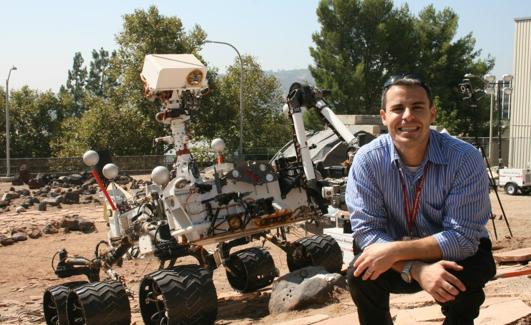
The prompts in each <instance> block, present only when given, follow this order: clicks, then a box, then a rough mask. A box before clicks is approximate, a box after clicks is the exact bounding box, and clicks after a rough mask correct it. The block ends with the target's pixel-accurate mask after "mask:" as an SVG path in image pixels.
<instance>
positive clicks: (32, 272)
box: [0, 184, 531, 325]
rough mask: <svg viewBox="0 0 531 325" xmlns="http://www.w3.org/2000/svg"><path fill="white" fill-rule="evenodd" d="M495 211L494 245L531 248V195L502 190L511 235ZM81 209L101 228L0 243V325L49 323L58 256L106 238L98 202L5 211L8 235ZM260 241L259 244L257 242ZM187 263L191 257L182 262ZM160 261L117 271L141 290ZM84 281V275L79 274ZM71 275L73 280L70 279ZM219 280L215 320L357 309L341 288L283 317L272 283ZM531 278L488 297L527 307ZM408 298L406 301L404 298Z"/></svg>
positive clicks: (271, 320)
mask: <svg viewBox="0 0 531 325" xmlns="http://www.w3.org/2000/svg"><path fill="white" fill-rule="evenodd" d="M5 190H6V184H0V193H3V192H4V191H5ZM491 199H492V204H493V210H494V213H495V215H496V216H497V217H496V218H495V220H494V225H495V226H496V233H497V236H498V240H494V238H495V235H494V228H493V224H492V223H489V231H490V233H491V238H492V239H493V241H494V246H495V248H496V249H497V250H499V251H504V250H509V249H514V248H521V247H531V234H530V232H529V229H531V196H509V195H506V194H504V193H501V194H500V199H501V201H502V204H503V206H504V208H505V212H506V215H507V221H508V222H509V224H510V228H511V230H512V235H513V236H512V237H510V236H509V228H508V226H507V225H506V223H505V220H500V219H499V218H500V217H499V216H500V215H501V213H500V208H499V205H498V203H497V200H496V197H495V196H494V194H491ZM69 213H77V214H80V215H81V216H83V217H85V218H87V219H90V220H93V221H95V222H96V226H97V229H98V231H97V232H95V233H92V234H81V233H76V232H72V233H68V234H64V233H59V234H55V235H44V236H43V237H41V238H39V239H28V240H27V241H24V242H18V243H16V244H14V245H11V246H5V247H0V323H1V324H41V323H44V320H43V315H42V303H41V301H42V294H43V292H44V290H45V289H46V288H47V287H49V286H52V285H57V284H60V283H63V282H65V281H66V280H64V279H57V278H56V277H55V275H54V273H53V270H52V268H51V260H52V256H53V254H54V253H55V252H56V251H58V250H60V249H62V248H66V249H67V250H68V252H69V253H71V254H78V255H83V256H87V257H90V256H92V255H93V254H94V252H93V251H94V247H95V245H96V243H97V242H98V241H100V240H102V239H105V238H106V236H107V230H106V226H105V223H104V222H103V220H102V218H101V216H102V208H101V206H99V205H97V204H88V205H63V208H62V209H58V208H54V207H50V208H49V209H48V211H46V212H38V211H36V209H35V208H33V209H30V210H29V211H27V212H24V213H21V214H17V213H15V212H14V209H11V212H7V213H2V214H0V233H6V232H8V231H9V229H10V228H11V227H20V226H26V227H31V226H39V227H41V228H42V226H43V225H44V224H46V223H47V222H48V221H50V220H53V219H56V220H60V219H61V218H62V217H63V216H64V215H66V214H69ZM294 232H295V234H296V235H298V236H300V237H302V236H304V231H302V230H299V229H296V230H295V231H294ZM258 245H261V243H260V242H255V243H253V244H252V246H258ZM265 247H266V248H268V249H269V251H270V252H271V254H272V255H273V259H274V261H275V265H276V267H277V268H279V270H280V273H281V274H285V273H287V271H288V268H287V264H286V260H285V255H284V253H283V252H282V251H281V250H280V249H278V248H277V247H275V246H274V245H271V244H270V243H265ZM189 261H192V260H189ZM180 262H183V263H186V259H183V261H180ZM157 268H158V262H157V260H156V259H153V258H145V259H137V260H130V261H125V263H124V265H123V267H122V268H117V269H116V270H117V271H118V272H119V273H120V274H122V275H124V276H125V277H126V279H127V282H128V283H129V287H130V288H131V289H133V290H134V291H135V292H137V291H138V285H139V282H140V280H141V279H142V278H143V276H144V275H145V274H148V273H150V272H152V271H155V270H156V269H157ZM80 279H81V278H80ZM71 280H72V278H71V279H69V280H68V281H71ZM214 283H215V286H216V290H217V294H218V304H219V314H218V320H217V322H216V324H240V325H242V324H276V323H279V322H282V321H285V320H290V319H295V318H299V317H303V316H309V315H313V314H326V315H331V316H339V315H343V314H347V313H352V312H353V311H354V310H355V306H354V305H353V303H352V301H351V299H350V296H349V295H348V292H346V291H344V290H338V292H336V294H335V295H334V297H335V300H334V302H332V303H330V304H328V305H326V306H312V307H311V308H309V309H306V310H303V311H299V312H291V313H285V314H281V315H276V316H273V315H269V312H268V308H267V305H268V300H269V296H270V292H271V289H270V287H267V288H265V289H263V290H262V291H260V292H258V293H252V294H239V293H237V292H235V291H234V290H233V289H232V288H231V287H230V285H229V283H228V281H227V280H226V276H225V270H224V269H223V268H222V267H221V268H219V269H217V270H216V271H215V272H214ZM530 287H531V279H530V278H529V277H525V276H523V277H515V278H509V279H503V280H496V281H492V282H490V283H489V285H488V286H487V288H486V292H487V295H488V296H489V297H491V296H492V297H519V299H522V300H524V302H526V303H527V304H528V305H531V292H530V290H529V288H530ZM404 301H405V302H404ZM392 305H393V307H394V308H398V309H402V308H406V309H408V308H413V307H417V306H418V302H416V301H409V302H408V300H407V299H406V300H403V299H402V298H401V297H400V296H399V295H396V296H393V299H392ZM131 307H132V310H133V322H136V324H142V320H141V316H140V313H139V309H138V300H136V297H135V299H133V300H131Z"/></svg>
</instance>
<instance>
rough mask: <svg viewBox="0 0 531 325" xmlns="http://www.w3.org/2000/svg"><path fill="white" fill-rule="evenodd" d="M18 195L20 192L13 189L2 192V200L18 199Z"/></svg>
mask: <svg viewBox="0 0 531 325" xmlns="http://www.w3.org/2000/svg"><path fill="white" fill-rule="evenodd" d="M19 197H20V194H18V193H17V192H15V191H9V192H7V193H4V195H3V196H2V201H11V200H13V199H18V198H19Z"/></svg>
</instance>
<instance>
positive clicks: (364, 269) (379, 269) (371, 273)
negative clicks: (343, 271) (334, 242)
mask: <svg viewBox="0 0 531 325" xmlns="http://www.w3.org/2000/svg"><path fill="white" fill-rule="evenodd" d="M393 244H394V243H376V244H372V245H369V246H367V247H366V248H365V249H364V250H363V253H361V255H360V256H359V257H358V259H357V260H356V261H355V262H354V268H355V271H354V276H356V277H358V276H360V275H363V277H362V279H363V280H369V279H370V280H376V279H377V278H378V277H379V276H380V274H382V273H384V272H385V271H387V270H389V269H390V268H391V267H392V266H393V264H394V263H395V262H397V261H398V259H397V256H396V255H395V254H394V253H395V249H393V247H394V245H393Z"/></svg>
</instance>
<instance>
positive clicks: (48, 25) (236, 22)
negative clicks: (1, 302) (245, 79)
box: [0, 0, 531, 91]
mask: <svg viewBox="0 0 531 325" xmlns="http://www.w3.org/2000/svg"><path fill="white" fill-rule="evenodd" d="M318 2H319V1H318V0H223V1H221V0H201V1H199V0H197V1H192V0H168V1H151V2H150V1H139V0H128V1H119V0H107V1H102V0H91V1H71V0H69V1H66V0H56V1H37V0H34V1H28V0H17V1H12V0H0V5H1V8H2V10H1V11H0V12H1V13H0V31H1V32H0V44H1V46H0V80H2V83H0V84H1V85H2V87H5V80H6V79H7V76H8V72H9V70H10V68H11V67H12V66H16V67H17V68H18V69H17V70H16V71H13V72H12V74H11V77H10V79H9V88H10V89H18V88H20V87H22V86H23V85H28V86H29V87H30V88H33V89H38V90H40V91H46V90H48V89H51V90H52V91H57V90H58V89H59V87H60V86H61V85H62V84H64V83H65V82H66V78H67V72H68V70H69V69H70V68H71V66H72V59H73V56H74V53H75V52H81V53H82V55H83V58H84V59H85V63H86V64H88V62H89V61H90V58H91V52H92V50H93V49H99V48H101V47H103V48H105V49H106V50H112V49H115V48H117V45H116V42H115V36H116V35H117V34H118V33H120V32H121V31H122V21H123V19H122V17H123V15H124V14H129V13H132V12H133V11H134V10H135V9H147V8H149V6H150V5H152V4H154V5H156V6H157V7H158V9H159V12H160V13H161V14H162V15H164V16H177V17H178V18H179V19H181V21H182V23H183V25H184V27H185V29H186V30H190V29H192V27H193V26H194V25H196V24H197V25H199V26H201V27H202V28H203V29H204V30H205V32H206V33H207V35H208V39H210V40H215V41H223V42H229V43H231V44H233V45H234V46H235V47H236V48H237V49H238V50H239V52H240V53H241V54H242V55H244V54H246V55H252V56H254V57H255V58H256V59H257V60H258V62H259V63H260V64H261V66H262V68H263V69H264V70H282V69H301V68H307V67H308V65H311V64H313V59H312V57H311V56H310V53H309V47H311V46H314V44H313V41H312V34H313V33H315V32H317V31H319V28H320V25H319V23H318V21H317V16H316V14H315V9H316V8H317V4H318ZM394 2H395V6H397V5H402V4H404V3H407V4H408V5H409V8H410V10H411V12H413V13H414V14H416V13H418V12H419V11H420V10H421V9H422V8H424V7H426V6H427V5H429V4H432V3H433V4H434V6H435V7H436V9H438V10H442V9H444V8H445V7H450V8H452V9H453V10H454V11H455V12H456V13H457V14H458V16H459V28H458V32H457V37H463V36H464V35H466V34H468V33H470V32H471V33H472V34H473V35H474V37H475V38H476V49H481V51H482V57H483V58H486V57H487V55H491V56H492V57H494V58H495V59H496V66H495V68H494V70H493V73H494V74H495V75H496V76H498V77H501V76H502V75H503V74H505V73H511V72H512V68H513V47H514V28H515V22H514V18H521V17H531V1H528V0H503V1H502V0H438V1H435V0H432V1H429V0H395V1H394ZM201 54H202V56H203V58H204V59H205V60H206V61H207V62H208V65H209V66H214V67H217V68H218V69H219V70H220V71H222V72H223V71H224V70H225V69H226V67H227V66H228V65H230V64H232V63H233V62H234V60H235V55H236V53H235V52H234V50H233V49H232V48H230V47H228V46H224V45H218V44H206V45H205V46H204V47H203V50H202V51H201Z"/></svg>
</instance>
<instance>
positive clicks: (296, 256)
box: [287, 235, 343, 273]
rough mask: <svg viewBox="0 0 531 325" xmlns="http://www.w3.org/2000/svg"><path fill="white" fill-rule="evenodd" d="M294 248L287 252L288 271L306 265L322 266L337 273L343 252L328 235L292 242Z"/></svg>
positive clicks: (341, 262)
mask: <svg viewBox="0 0 531 325" xmlns="http://www.w3.org/2000/svg"><path fill="white" fill-rule="evenodd" d="M293 246H294V249H293V250H292V251H291V252H288V253H287V259H288V268H289V270H290V272H292V271H295V270H298V269H301V268H303V267H306V266H322V267H324V268H325V269H326V270H327V271H328V272H330V273H339V271H341V266H342V265H343V253H342V252H341V248H340V247H339V244H338V243H337V242H336V240H335V239H334V238H332V236H330V235H315V236H311V237H305V238H301V239H298V240H296V241H295V242H293Z"/></svg>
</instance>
